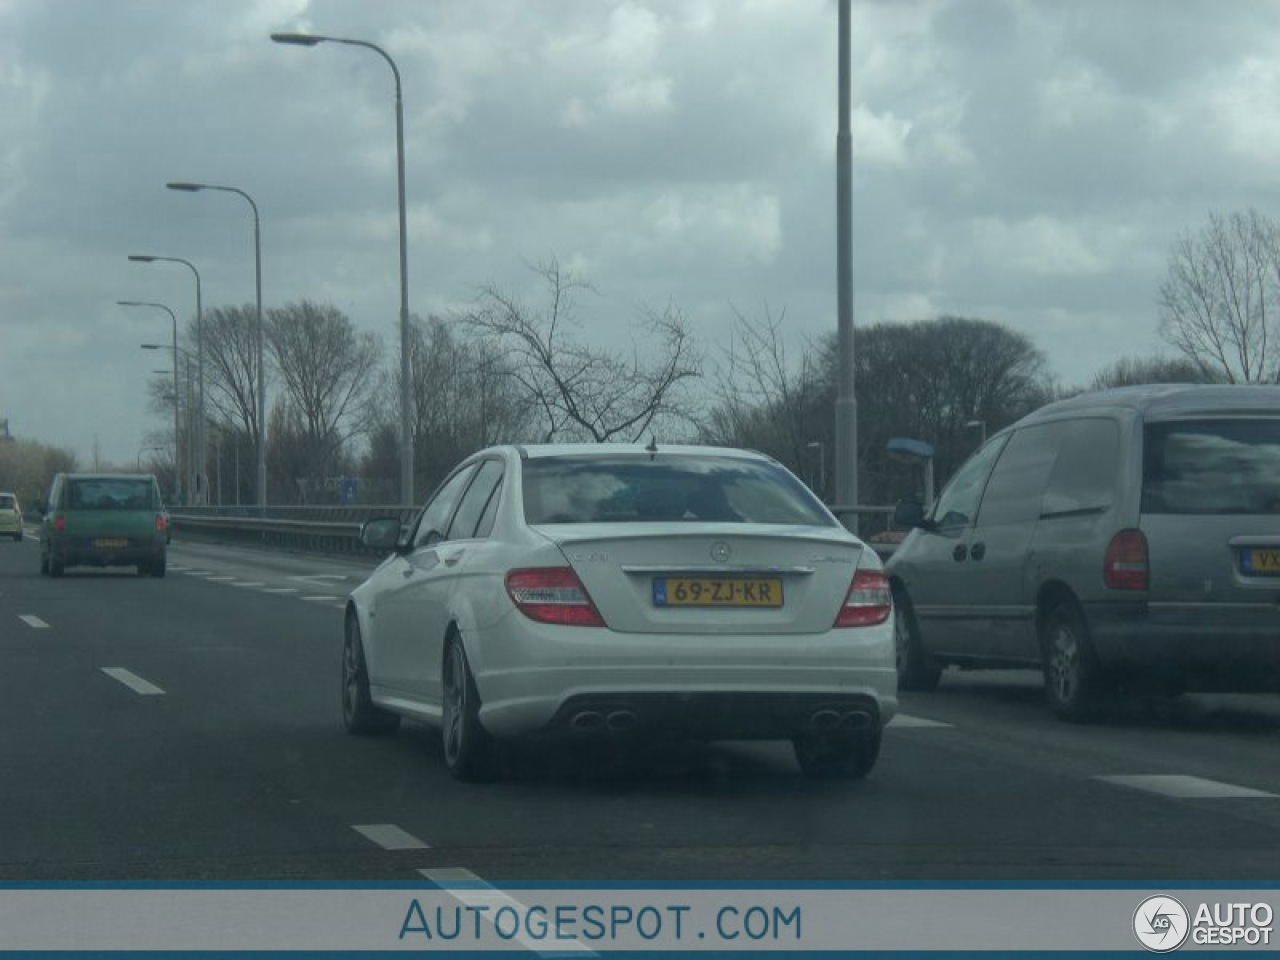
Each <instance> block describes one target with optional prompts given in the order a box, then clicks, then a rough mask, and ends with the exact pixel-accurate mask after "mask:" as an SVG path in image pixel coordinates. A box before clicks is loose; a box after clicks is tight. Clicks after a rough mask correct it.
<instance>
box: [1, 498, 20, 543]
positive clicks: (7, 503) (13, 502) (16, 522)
mask: <svg viewBox="0 0 1280 960" xmlns="http://www.w3.org/2000/svg"><path fill="white" fill-rule="evenodd" d="M0 537H13V539H15V540H21V539H22V509H21V508H20V507H19V506H18V498H17V497H15V496H14V495H13V494H12V493H0Z"/></svg>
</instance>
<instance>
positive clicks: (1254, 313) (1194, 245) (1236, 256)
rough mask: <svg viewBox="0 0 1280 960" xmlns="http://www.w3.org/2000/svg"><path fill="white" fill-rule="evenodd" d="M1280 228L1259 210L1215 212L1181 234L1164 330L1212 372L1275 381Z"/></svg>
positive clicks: (1166, 295) (1163, 292)
mask: <svg viewBox="0 0 1280 960" xmlns="http://www.w3.org/2000/svg"><path fill="white" fill-rule="evenodd" d="M1277 298H1280V228H1277V226H1276V224H1275V223H1274V222H1272V221H1271V220H1269V219H1267V218H1266V217H1264V216H1263V215H1262V214H1260V213H1258V212H1257V211H1256V210H1248V211H1244V212H1236V213H1233V214H1231V215H1230V216H1228V217H1223V216H1221V215H1220V214H1216V213H1213V214H1210V215H1209V223H1208V224H1207V225H1206V226H1205V227H1204V228H1203V229H1201V230H1200V231H1199V232H1198V233H1195V234H1191V233H1187V234H1184V235H1183V236H1181V237H1179V238H1178V240H1177V242H1176V243H1175V244H1174V246H1173V249H1172V251H1171V252H1170V254H1169V266H1168V273H1167V275H1166V277H1165V279H1164V281H1163V282H1162V283H1161V284H1160V291H1159V295H1158V300H1157V302H1158V306H1159V312H1160V327H1159V329H1160V334H1161V336H1162V337H1164V339H1165V340H1166V341H1167V342H1168V343H1169V344H1171V345H1172V346H1173V347H1174V348H1176V349H1177V350H1178V351H1179V352H1180V353H1181V354H1182V355H1183V356H1184V357H1186V358H1187V359H1188V360H1190V361H1191V362H1192V363H1194V364H1195V365H1196V366H1197V367H1198V368H1199V369H1200V370H1202V371H1204V373H1205V375H1206V376H1211V377H1213V378H1214V379H1219V380H1224V381H1226V382H1228V383H1261V382H1275V381H1276V380H1277V377H1278V376H1280V368H1278V364H1280V352H1277V332H1278V331H1277V330H1276V329H1275V326H1276V318H1275V316H1274V313H1275V309H1274V307H1273V304H1274V303H1275V302H1276V301H1277Z"/></svg>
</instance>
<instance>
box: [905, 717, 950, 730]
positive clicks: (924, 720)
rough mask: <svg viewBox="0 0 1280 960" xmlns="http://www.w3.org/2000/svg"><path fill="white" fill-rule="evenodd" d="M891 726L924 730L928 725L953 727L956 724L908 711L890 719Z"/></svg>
mask: <svg viewBox="0 0 1280 960" xmlns="http://www.w3.org/2000/svg"><path fill="white" fill-rule="evenodd" d="M889 726H891V727H904V728H908V729H911V728H914V729H920V730H923V729H925V728H927V727H951V726H954V724H951V723H943V722H942V721H941V720H930V719H929V718H928V717H913V716H911V715H910V714H907V713H899V714H897V715H895V716H894V718H893V719H892V720H890V721H889Z"/></svg>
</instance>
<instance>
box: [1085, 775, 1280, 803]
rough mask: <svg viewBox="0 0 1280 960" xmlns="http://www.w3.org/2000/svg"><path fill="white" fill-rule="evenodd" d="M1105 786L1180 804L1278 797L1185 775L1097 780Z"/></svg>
mask: <svg viewBox="0 0 1280 960" xmlns="http://www.w3.org/2000/svg"><path fill="white" fill-rule="evenodd" d="M1094 779H1096V780H1102V781H1104V782H1105V783H1114V784H1116V785H1117V786H1121V787H1131V788H1132V789H1134V790H1145V791H1147V792H1148V793H1158V794H1160V795H1161V796H1163V797H1173V798H1175V799H1177V800H1229V799H1233V798H1244V797H1255V798H1256V797H1263V798H1266V797H1275V796H1276V794H1274V793H1267V792H1266V791H1265V790H1254V789H1253V788H1252V787H1241V786H1238V785H1237V784H1234V783H1222V782H1220V781H1218V780H1205V779H1204V778H1202V777H1192V776H1187V775H1185V774H1135V775H1127V776H1111V777H1095V778H1094Z"/></svg>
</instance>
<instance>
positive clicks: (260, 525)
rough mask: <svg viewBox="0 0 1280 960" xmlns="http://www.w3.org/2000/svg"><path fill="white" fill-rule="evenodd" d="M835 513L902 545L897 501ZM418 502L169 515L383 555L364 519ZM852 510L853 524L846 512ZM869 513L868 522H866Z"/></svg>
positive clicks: (228, 534)
mask: <svg viewBox="0 0 1280 960" xmlns="http://www.w3.org/2000/svg"><path fill="white" fill-rule="evenodd" d="M829 509H830V510H831V512H832V513H834V514H835V515H836V517H837V518H838V519H839V520H840V521H841V522H842V523H844V524H845V526H847V527H849V528H850V529H851V530H852V531H853V532H854V533H860V535H861V536H862V537H863V539H864V540H867V541H868V543H870V545H871V547H872V548H873V549H874V550H875V551H876V553H878V554H879V555H880V557H881V559H884V560H887V559H888V558H889V557H890V556H891V555H892V554H893V552H894V550H896V549H897V546H898V545H897V543H894V542H877V540H876V538H875V537H876V534H875V533H873V532H872V530H871V529H870V528H871V527H879V526H881V523H880V522H879V521H878V520H876V519H874V518H883V529H884V532H888V531H890V530H891V529H892V528H891V525H890V522H889V521H890V518H891V517H892V516H893V507H882V506H857V507H849V506H833V507H830V508H829ZM417 513H418V508H417V507H403V506H398V505H395V504H388V505H381V506H378V505H375V506H355V507H267V508H266V510H265V511H260V510H259V509H258V508H257V507H252V506H240V507H174V508H172V509H171V510H170V512H169V515H170V518H171V520H172V521H173V524H174V535H175V536H177V537H178V538H179V539H183V538H191V539H207V540H219V541H224V542H230V543H241V544H246V545H250V544H251V545H257V546H267V547H275V548H277V549H285V550H299V551H303V552H310V553H340V554H348V555H355V556H365V557H380V556H383V555H384V554H385V553H386V551H385V550H371V549H369V548H367V547H364V546H361V544H360V540H359V536H360V525H361V524H362V523H364V521H366V520H370V519H372V518H374V517H396V518H398V519H399V520H400V522H401V523H402V524H406V525H408V524H409V523H411V522H412V521H413V519H414V517H415V516H417ZM849 516H853V517H855V518H856V519H855V522H854V523H853V524H852V525H851V524H850V523H849V522H848V521H847V520H846V519H845V518H846V517H849ZM864 518H866V520H867V521H869V522H864Z"/></svg>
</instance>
